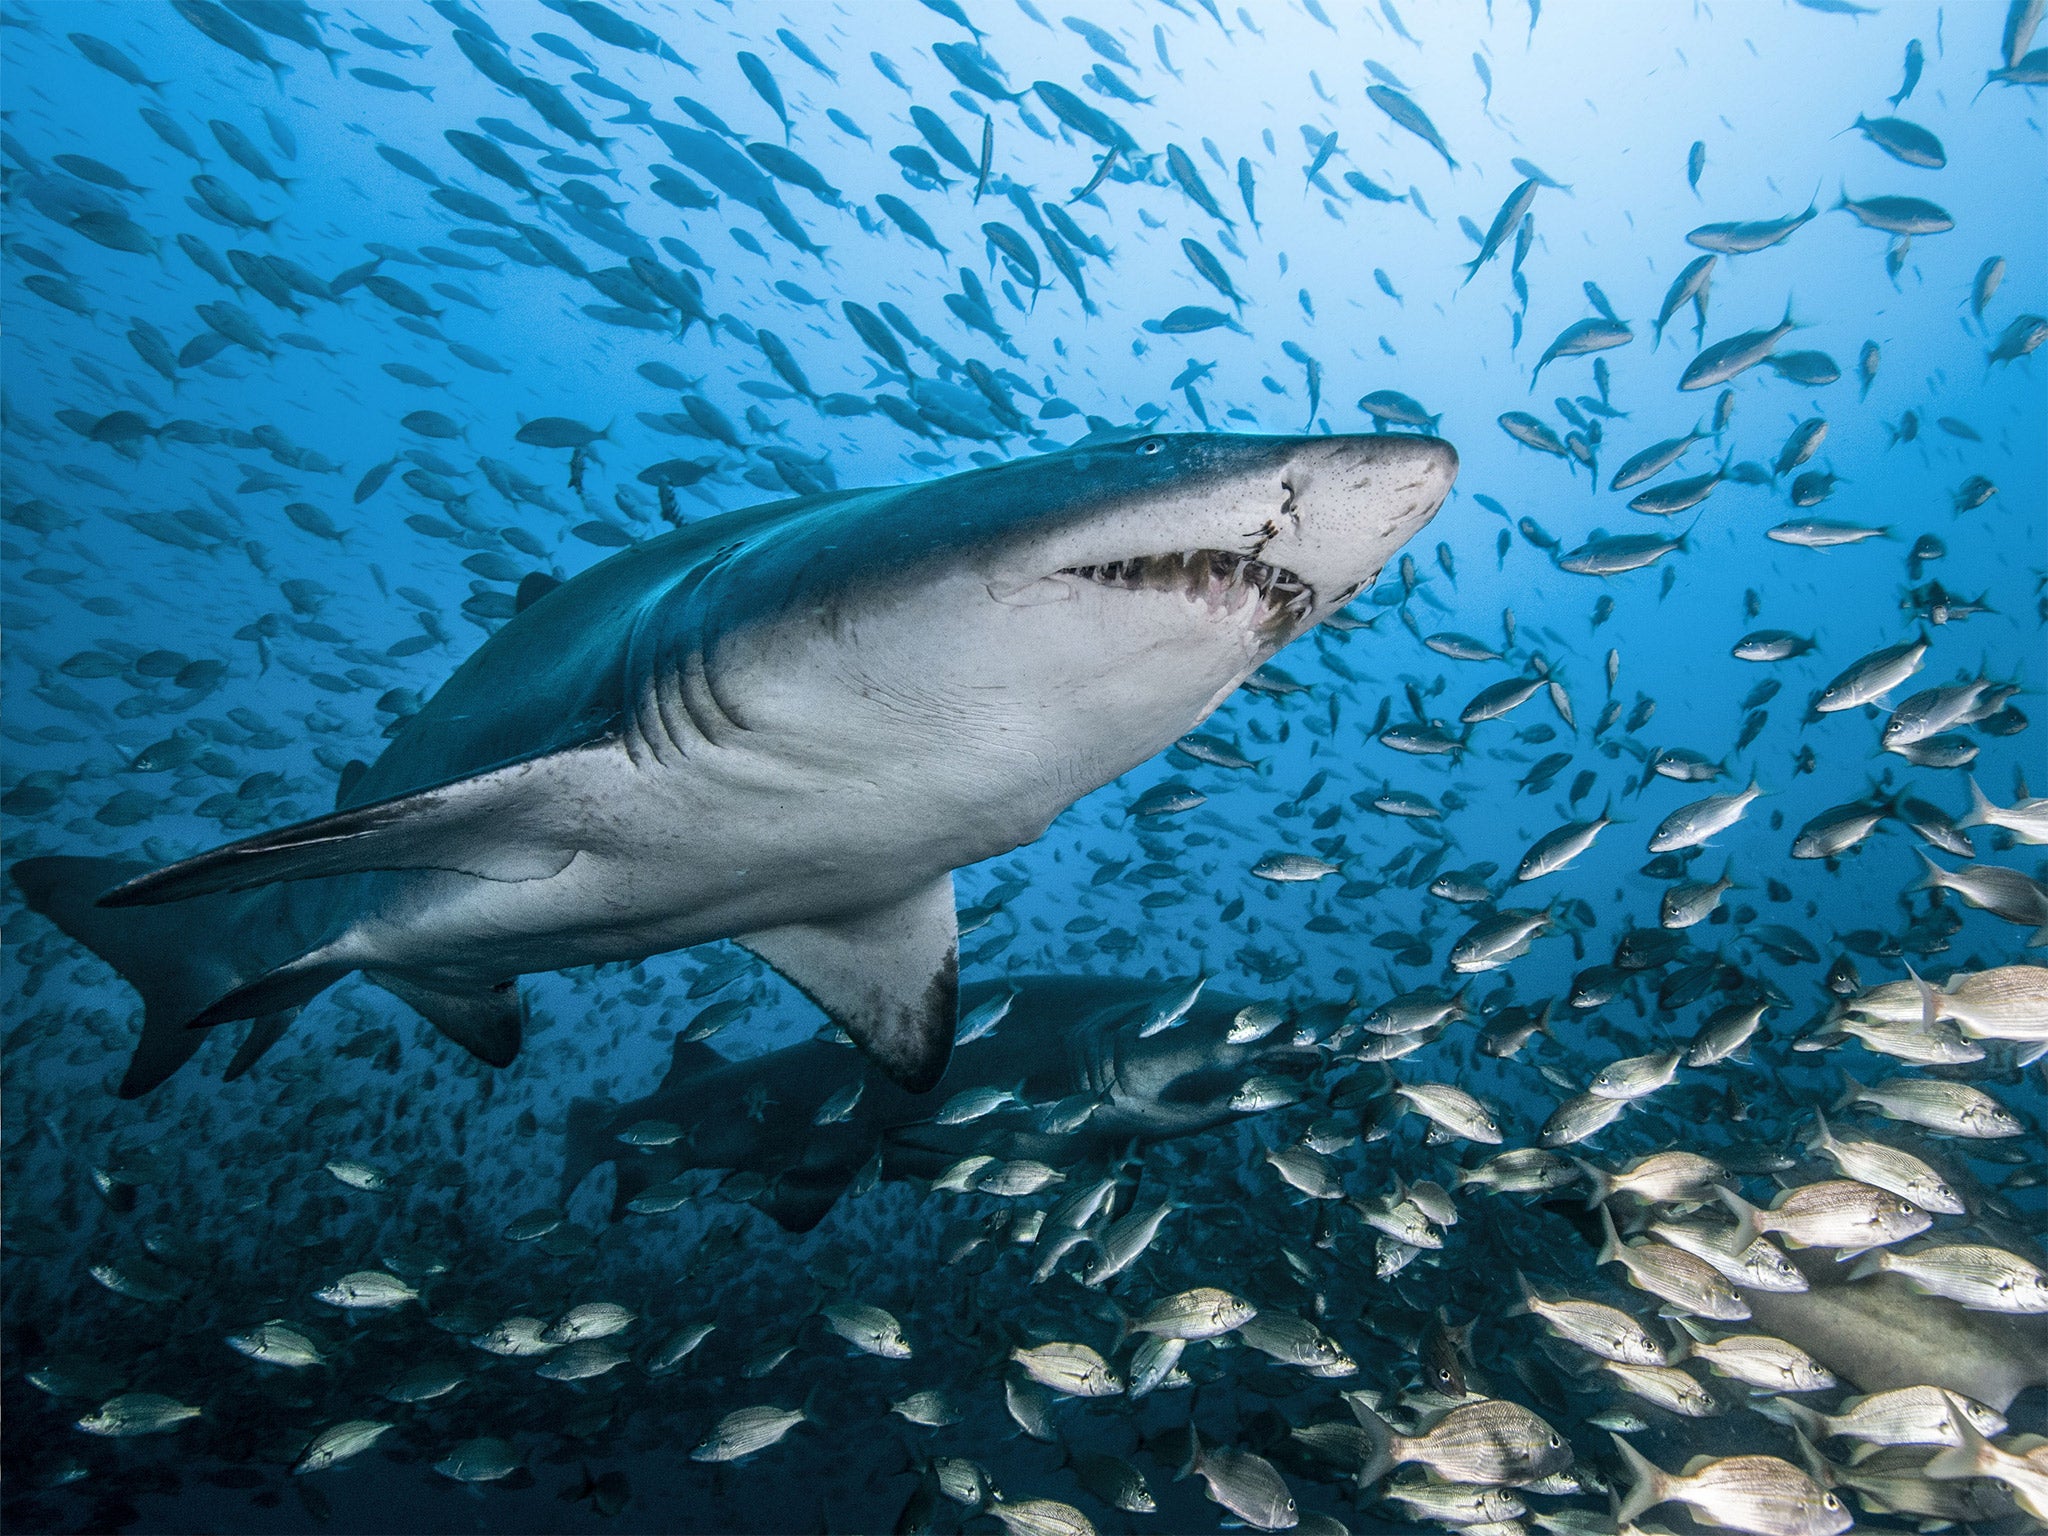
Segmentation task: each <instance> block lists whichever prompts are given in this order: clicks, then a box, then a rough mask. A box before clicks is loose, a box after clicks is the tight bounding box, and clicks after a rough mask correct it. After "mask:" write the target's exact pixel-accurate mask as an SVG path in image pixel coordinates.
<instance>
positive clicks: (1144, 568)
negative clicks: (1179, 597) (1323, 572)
mask: <svg viewBox="0 0 2048 1536" xmlns="http://www.w3.org/2000/svg"><path fill="white" fill-rule="evenodd" d="M1059 574H1060V575H1062V576H1074V577H1078V578H1080V579H1081V580H1083V581H1092V582H1095V583H1096V584H1097V585H1099V586H1105V587H1121V588H1123V589H1124V590H1126V591H1132V592H1136V591H1145V590H1150V591H1157V592H1179V593H1181V594H1183V595H1184V596H1187V597H1190V598H1195V599H1197V600H1199V601H1201V602H1203V603H1206V604H1207V605H1208V606H1209V607H1211V608H1221V609H1226V610H1235V609H1237V608H1238V607H1240V606H1241V605H1242V604H1243V603H1244V601H1245V600H1246V599H1247V598H1251V599H1254V600H1256V601H1257V602H1258V604H1259V605H1260V606H1261V607H1262V608H1263V609H1264V610H1265V611H1266V617H1267V619H1268V620H1273V619H1285V620H1286V621H1287V622H1289V623H1298V622H1300V621H1301V620H1302V619H1305V618H1307V617H1308V615H1309V613H1310V612H1311V611H1312V610H1313V609H1314V607H1315V604H1316V594H1315V588H1313V587H1311V586H1310V585H1309V584H1308V583H1307V582H1305V581H1303V580H1302V579H1301V578H1300V577H1299V576H1297V575H1295V574H1294V572H1292V571H1290V570H1287V569H1285V568H1284V567H1281V566H1277V565H1268V564H1266V562H1265V561H1263V560H1254V559H1252V558H1251V557H1250V556H1248V555H1235V554H1232V553H1230V552H1229V551H1228V550H1222V549H1197V550H1191V551H1189V552H1188V553H1186V554H1172V555H1138V556H1136V557H1134V558H1132V559H1129V560H1112V561H1111V562H1109V564H1107V565H1074V566H1068V567H1067V568H1066V569H1064V570H1062V571H1061V572H1060V573H1059Z"/></svg>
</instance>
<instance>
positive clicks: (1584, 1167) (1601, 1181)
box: [1572, 1157, 1614, 1211]
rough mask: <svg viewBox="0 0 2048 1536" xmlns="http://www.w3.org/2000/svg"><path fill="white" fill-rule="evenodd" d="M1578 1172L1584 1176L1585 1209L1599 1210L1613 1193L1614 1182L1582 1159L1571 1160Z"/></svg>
mask: <svg viewBox="0 0 2048 1536" xmlns="http://www.w3.org/2000/svg"><path fill="white" fill-rule="evenodd" d="M1572 1162H1573V1163H1575V1164H1576V1165H1577V1166H1578V1170H1579V1172H1581V1173H1583V1174H1584V1175H1585V1176H1586V1185H1587V1188H1586V1209H1587V1210H1589V1211H1593V1210H1599V1209H1600V1208H1601V1207H1603V1206H1605V1205H1606V1204H1607V1197H1608V1196H1609V1195H1611V1194H1613V1193H1614V1180H1613V1179H1612V1178H1611V1177H1610V1176H1609V1175H1608V1174H1607V1173H1606V1172H1605V1171H1604V1170H1602V1169H1599V1168H1595V1167H1594V1166H1593V1165H1592V1164H1591V1163H1589V1162H1586V1161H1585V1160H1584V1159H1582V1158H1577V1157H1575V1158H1573V1159H1572Z"/></svg>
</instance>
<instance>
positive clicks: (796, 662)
mask: <svg viewBox="0 0 2048 1536" xmlns="http://www.w3.org/2000/svg"><path fill="white" fill-rule="evenodd" d="M1457 467H1458V457H1457V454H1456V453H1455V452H1454V451H1453V450H1452V448H1451V447H1450V445H1449V444H1448V443H1445V442H1443V441H1441V440H1440V439H1437V438H1433V437H1420V436H1355V437H1251V436H1234V435H1226V434H1199V435H1155V436H1145V437H1134V438H1129V439H1126V440H1123V441H1118V442H1110V443H1091V444H1085V445H1082V446H1078V447H1075V448H1070V449H1068V450H1066V451H1064V452H1061V453H1056V454H1047V455H1043V456H1038V457H1033V458H1029V459H1022V460H1019V461H1017V462H1014V463H1010V464H1005V465H1000V466H997V467H994V468H991V469H984V470H978V471H973V472H970V473H967V474H963V475H956V476H953V477H951V478H948V479H943V480H937V481H932V482H929V483H926V484H923V485H918V486H912V487H905V488H902V489H897V490H891V491H886V492H873V493H862V494H859V495H854V496H850V497H846V498H842V499H840V500H838V501H835V502H832V503H828V504H824V505H821V506H820V507H818V508H817V509H816V510H814V511H810V512H806V513H804V514H802V515H801V521H803V522H804V523H807V524H812V525H814V526H812V527H809V528H807V529H806V530H805V531H804V532H803V534H802V535H801V536H799V534H798V529H797V527H796V526H795V525H790V526H787V527H782V528H778V529H775V530H773V531H772V537H764V539H763V540H762V542H761V543H760V544H759V545H757V546H756V548H754V549H753V550H750V551H749V552H748V553H747V554H746V555H745V556H744V557H743V558H742V559H741V560H740V561H739V562H737V564H736V566H735V572H738V571H740V570H744V571H745V573H746V575H745V579H746V580H747V581H748V582H749V583H750V584H752V585H753V586H754V590H755V594H756V597H757V599H771V598H772V600H757V601H755V602H753V603H750V604H749V605H747V606H748V608H749V610H750V612H751V614H752V615H753V617H752V618H751V619H750V620H748V621H747V622H746V623H745V624H744V625H743V626H741V627H740V628H738V629H735V630H731V631H728V632H727V633H725V634H723V635H721V636H720V637H719V641H718V643H717V644H715V645H714V646H712V647H710V648H708V649H709V654H710V657H711V666H710V671H711V674H712V681H713V683H714V686H715V688H716V692H717V694H718V696H719V697H720V698H721V699H729V700H731V701H733V707H734V709H735V710H736V711H737V717H738V719H739V720H740V721H741V723H744V724H746V725H748V726H751V727H755V728H756V729H760V730H765V731H773V732H775V733H776V734H777V735H778V736H781V737H782V738H784V739H785V740H793V739H798V740H800V741H801V750H804V751H806V752H809V753H812V754H814V755H816V756H820V757H830V756H831V755H832V754H834V753H844V754H845V755H846V771H848V772H854V773H858V774H861V775H863V776H866V777H869V778H878V777H882V776H891V775H895V774H901V775H903V776H904V777H906V778H907V779H910V780H914V781H915V782H917V783H918V784H919V785H920V786H921V791H922V793H924V794H926V795H928V796H930V797H932V799H933V800H934V801H943V802H947V803H948V808H949V809H951V808H964V807H965V806H966V804H967V802H970V801H971V802H975V803H976V808H977V811H978V815H977V816H976V817H971V818H969V822H970V823H980V824H982V825H977V826H976V834H977V836H979V835H980V834H981V832H983V831H985V830H987V828H986V826H985V823H986V822H987V821H988V820H989V819H990V818H991V817H993V818H994V819H995V820H996V821H998V822H1001V823H1003V824H1004V825H1005V826H1006V827H1007V829H1008V830H1006V831H1003V832H997V833H995V834H994V837H995V839H996V841H997V842H999V843H1000V844H1001V846H1010V845H1012V843H1014V842H1015V841H1021V840H1024V838H1027V837H1029V836H1035V835H1036V833H1037V831H1039V830H1042V829H1043V826H1044V825H1045V823H1046V822H1047V821H1048V820H1049V819H1050V818H1051V816H1053V815H1056V814H1057V813H1058V811H1059V810H1060V809H1062V808H1064V807H1065V806H1066V805H1067V804H1070V803H1071V802H1072V801H1073V800H1074V799H1075V798H1077V797H1078V796H1079V795H1081V794H1083V793H1086V792H1087V791H1088V790H1090V789H1093V788H1095V787H1097V786H1099V785H1101V784H1103V783H1106V782H1107V781H1108V780H1110V779H1112V778H1115V777H1116V776H1117V775H1119V774H1121V773H1123V772H1125V771H1126V770H1127V769H1129V768H1131V767H1133V766H1135V765H1136V764H1138V763H1140V762H1143V761H1144V760H1145V759H1146V758H1148V757H1150V756H1152V755H1153V754H1155V753H1157V752H1159V751H1160V750H1162V749H1163V748H1164V747H1166V746H1167V745H1169V744H1170V743H1171V742H1173V741H1174V740H1175V739H1176V738H1177V737H1179V736H1181V735H1183V734H1184V733H1186V732H1187V731H1188V730H1189V729H1190V728H1192V727H1193V726H1194V725H1195V724H1196V723H1197V722H1198V721H1200V720H1201V719H1202V718H1203V717H1204V716H1206V715H1207V714H1208V713H1209V712H1210V711H1211V710H1212V709H1214V708H1215V707H1216V706H1217V705H1218V704H1220V703H1221V702H1222V701H1223V700H1224V699H1225V698H1226V697H1227V696H1228V695H1229V694H1230V693H1231V692H1232V690H1234V689H1235V688H1236V687H1237V686H1238V684H1239V683H1241V682H1242V681H1243V680H1244V679H1245V677H1246V676H1247V675H1248V674H1250V673H1251V672H1252V671H1253V670H1255V669H1256V668H1257V667H1258V666H1259V665H1261V664H1262V663H1263V662H1265V661H1266V660H1267V659H1268V658H1269V657H1271V656H1272V655H1273V654H1274V653H1275V652H1276V651H1278V650H1279V649H1280V648H1281V647H1283V646H1285V645H1286V644H1288V643H1289V642H1290V641H1292V640H1294V639H1296V638H1298V637H1299V636H1300V635H1302V634H1303V633H1305V632H1306V631H1307V630H1309V629H1310V628H1312V627H1314V626H1315V625H1316V624H1317V623H1319V622H1320V621H1321V620H1323V619H1325V618H1327V617H1328V616H1329V615H1330V614H1332V613H1333V612H1335V611H1336V610H1337V609H1339V608H1341V607H1342V606H1344V605H1345V604H1346V603H1348V602H1350V601H1351V599H1352V598H1353V597H1355V596H1356V595H1357V594H1358V592H1359V591H1360V590H1361V589H1362V588H1363V587H1365V586H1366V585H1367V584H1368V583H1369V582H1370V581H1371V580H1372V579H1373V578H1374V576H1375V575H1377V574H1378V572H1379V570H1380V569H1381V567H1382V566H1384V565H1385V564H1386V562H1387V561H1388V560H1389V559H1390V558H1391V557H1392V556H1393V555H1394V554H1395V552H1396V551H1398V550H1399V549H1400V548H1401V547H1402V546H1403V545H1404V544H1406V543H1407V542H1408V540H1409V539H1410V538H1412V537H1413V536H1414V535H1415V534H1416V532H1417V531H1418V530H1420V529H1421V528H1422V527H1423V526H1424V525H1425V524H1427V523H1428V522H1429V520H1430V519H1431V518H1432V517H1433V516H1435V514H1436V512H1437V510H1438V508H1439V507H1440V506H1441V505H1442V504H1443V501H1444V498H1445V497H1446V495H1447V494H1448V493H1449V491H1450V488H1451V482H1452V480H1453V479H1454V478H1455V476H1456V474H1457ZM881 716H888V717H893V718H889V719H886V720H884V719H880V718H878V717H881ZM878 727H879V728H878ZM878 744H879V745H878ZM933 819H934V825H935V827H938V826H958V825H961V819H960V818H959V817H955V816H946V815H935V816H934V818H933ZM983 840H984V841H986V839H983ZM989 851H992V850H991V849H990V848H988V847H983V848H981V849H979V850H978V851H977V852H976V854H975V855H974V856H976V857H982V856H986V854H987V853H988V852H989Z"/></svg>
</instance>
